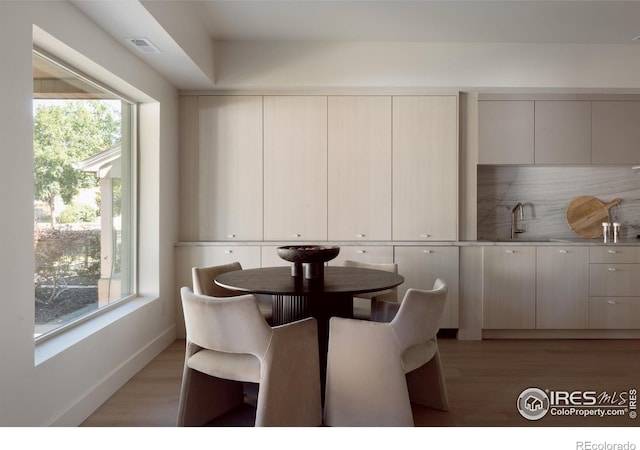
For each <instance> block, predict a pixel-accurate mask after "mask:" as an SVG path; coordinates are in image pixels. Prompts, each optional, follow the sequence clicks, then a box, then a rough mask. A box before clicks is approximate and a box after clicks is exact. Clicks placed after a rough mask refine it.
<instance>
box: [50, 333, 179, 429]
mask: <svg viewBox="0 0 640 450" xmlns="http://www.w3.org/2000/svg"><path fill="white" fill-rule="evenodd" d="M175 339H176V326H175V325H171V326H170V327H168V328H167V329H165V330H164V331H163V332H162V333H160V334H159V335H158V336H157V337H156V338H155V339H153V340H152V341H150V342H149V343H148V344H147V345H145V346H144V347H142V348H141V349H140V350H139V351H138V352H136V353H135V354H133V355H131V357H130V358H128V359H127V360H126V361H124V362H123V363H122V364H120V365H119V366H118V367H116V368H115V369H113V370H112V371H111V372H110V373H109V374H108V375H106V376H105V377H104V378H102V379H101V380H100V381H98V382H97V383H96V384H95V385H94V386H93V387H92V389H91V390H89V391H88V392H86V393H85V394H84V395H83V396H81V397H80V398H78V400H77V401H76V402H75V403H74V404H72V405H71V406H69V408H67V409H66V410H65V411H63V412H61V413H60V414H59V415H58V416H57V417H55V418H54V419H53V420H52V421H51V422H50V423H49V424H48V426H51V427H76V426H78V425H80V424H81V423H82V422H84V421H85V419H87V418H88V417H89V416H90V415H91V414H93V412H95V410H96V409H98V408H99V407H100V405H102V404H103V403H104V402H105V401H107V399H109V397H111V396H112V395H113V394H115V393H116V392H117V391H118V389H120V388H121V387H122V386H123V385H124V384H125V383H126V382H127V381H129V380H130V379H131V378H132V377H133V376H134V375H135V374H137V373H138V372H139V371H140V370H142V368H143V367H144V366H146V365H147V364H149V362H151V361H152V360H153V359H154V358H155V357H156V356H158V355H159V354H160V352H162V351H163V350H164V349H166V348H167V347H168V346H169V345H170V344H171V343H172V342H173V341H174V340H175Z"/></svg>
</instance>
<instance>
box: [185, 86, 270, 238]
mask: <svg viewBox="0 0 640 450" xmlns="http://www.w3.org/2000/svg"><path fill="white" fill-rule="evenodd" d="M198 129H199V133H198V136H199V145H198V147H199V149H200V152H199V154H198V157H197V158H194V159H193V160H192V161H191V164H193V167H192V170H193V172H194V173H195V174H197V175H196V176H197V192H196V198H197V202H193V203H194V206H197V210H196V211H194V212H193V214H192V220H194V221H195V222H196V223H197V224H198V228H199V230H198V235H197V238H196V239H195V240H202V241H226V240H230V241H233V240H255V241H260V240H262V232H263V230H262V228H263V227H262V216H263V208H262V97H259V96H202V97H199V127H198ZM187 182H188V181H187Z"/></svg>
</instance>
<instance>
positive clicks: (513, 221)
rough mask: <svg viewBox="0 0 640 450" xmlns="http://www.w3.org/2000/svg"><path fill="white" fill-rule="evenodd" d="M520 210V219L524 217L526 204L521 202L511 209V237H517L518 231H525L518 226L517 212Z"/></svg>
mask: <svg viewBox="0 0 640 450" xmlns="http://www.w3.org/2000/svg"><path fill="white" fill-rule="evenodd" d="M518 210H520V220H523V219H524V205H523V204H522V203H520V202H518V203H517V204H516V206H514V207H513V209H512V210H511V239H513V238H515V237H516V233H524V229H521V228H519V227H518V217H517V213H518Z"/></svg>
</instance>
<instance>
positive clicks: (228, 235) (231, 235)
mask: <svg viewBox="0 0 640 450" xmlns="http://www.w3.org/2000/svg"><path fill="white" fill-rule="evenodd" d="M227 237H228V238H234V237H236V235H235V234H227Z"/></svg>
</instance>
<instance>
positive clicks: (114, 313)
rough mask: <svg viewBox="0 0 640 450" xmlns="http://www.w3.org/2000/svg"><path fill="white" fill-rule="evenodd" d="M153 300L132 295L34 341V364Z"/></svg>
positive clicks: (43, 360)
mask: <svg viewBox="0 0 640 450" xmlns="http://www.w3.org/2000/svg"><path fill="white" fill-rule="evenodd" d="M154 300H157V297H133V298H131V299H130V300H123V301H122V302H121V303H119V304H118V305H114V307H113V308H109V309H108V310H106V311H104V312H102V313H101V314H97V315H96V316H95V317H92V318H91V319H89V320H86V321H84V322H81V323H78V324H77V325H74V326H71V327H69V328H68V329H67V330H65V331H63V332H61V333H60V334H58V335H56V336H52V337H50V338H47V339H44V340H43V341H42V342H36V345H35V355H34V356H35V365H36V366H38V365H40V364H42V363H44V362H45V361H47V360H49V359H51V358H53V357H54V356H56V355H58V354H59V353H61V352H63V351H65V350H67V349H68V348H70V347H72V346H74V345H76V344H78V343H79V342H82V341H83V340H84V339H86V338H88V337H89V336H91V335H92V334H95V333H97V332H98V331H100V330H102V329H104V328H106V327H107V326H109V325H111V324H112V323H115V322H117V321H118V320H120V319H122V318H123V317H125V316H127V315H129V314H131V313H132V312H134V311H136V310H138V309H140V308H142V307H144V306H145V305H148V304H149V303H151V302H153V301H154Z"/></svg>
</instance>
